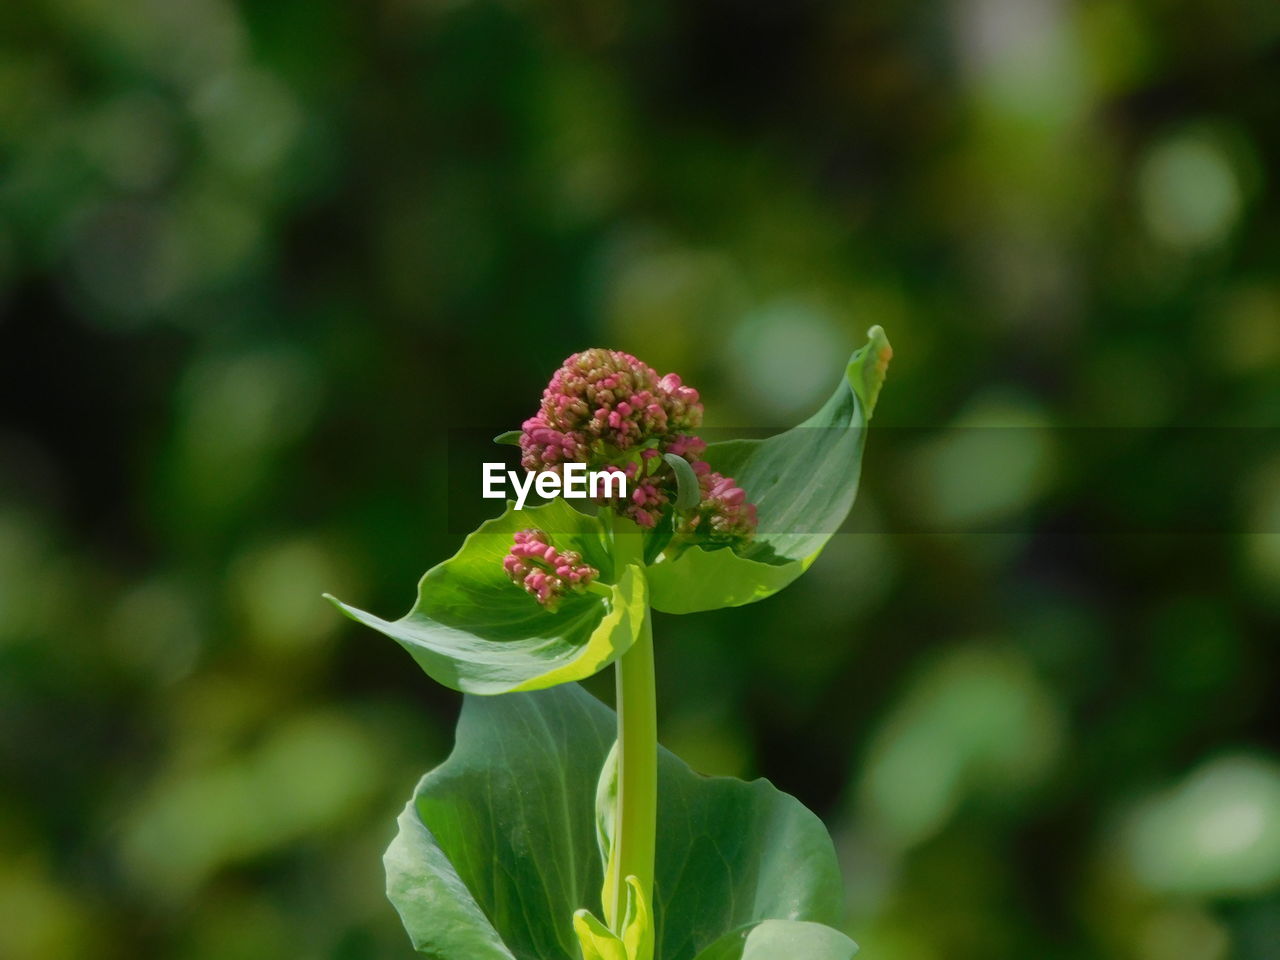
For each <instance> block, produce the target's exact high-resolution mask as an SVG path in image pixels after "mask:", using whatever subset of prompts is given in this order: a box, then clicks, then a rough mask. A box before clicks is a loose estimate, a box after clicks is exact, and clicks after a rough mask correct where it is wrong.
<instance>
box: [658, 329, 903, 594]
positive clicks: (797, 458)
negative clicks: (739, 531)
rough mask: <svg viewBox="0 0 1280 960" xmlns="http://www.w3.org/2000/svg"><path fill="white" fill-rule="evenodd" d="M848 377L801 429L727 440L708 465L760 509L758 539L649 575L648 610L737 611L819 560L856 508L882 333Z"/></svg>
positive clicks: (882, 362) (693, 551)
mask: <svg viewBox="0 0 1280 960" xmlns="http://www.w3.org/2000/svg"><path fill="white" fill-rule="evenodd" d="M868 337H869V339H868V341H867V343H866V344H865V345H864V346H863V347H861V348H860V349H859V350H857V351H856V352H855V353H854V354H853V356H852V357H850V359H849V363H848V364H847V365H846V367H845V375H844V377H843V379H841V381H840V383H839V384H838V385H837V386H836V389H835V392H834V393H833V394H832V395H831V397H830V399H828V400H827V402H826V403H825V404H824V405H823V406H822V409H820V410H819V411H818V412H817V413H815V414H814V415H813V416H811V417H810V418H809V419H808V420H806V421H804V422H803V423H801V424H800V425H799V426H796V427H793V428H792V429H790V430H788V431H786V432H785V433H780V434H778V435H776V436H773V437H769V438H768V439H766V440H729V441H725V442H723V443H713V444H711V445H710V446H708V447H707V452H706V459H707V461H708V462H709V463H710V464H711V466H712V467H713V468H714V469H715V470H718V471H719V472H720V473H723V474H724V475H725V476H730V477H733V478H734V479H735V480H737V482H738V485H739V486H740V487H742V488H743V489H744V490H745V491H746V492H747V498H748V499H749V500H750V501H751V502H752V503H754V504H755V505H756V511H757V514H758V517H759V532H758V533H757V534H756V536H755V538H754V539H753V540H752V542H751V543H750V544H748V545H747V546H746V547H745V548H742V549H740V550H736V549H734V548H727V547H726V548H720V549H712V550H707V549H704V548H702V547H690V548H688V549H686V550H684V551H683V552H681V553H679V554H678V555H676V556H675V557H673V558H669V559H664V560H662V561H660V562H658V563H655V564H654V565H653V566H651V567H650V568H649V571H648V576H649V590H650V602H651V603H652V604H653V606H654V609H656V610H661V611H663V612H664V613H695V612H697V611H700V610H715V609H718V608H720V607H732V606H738V605H740V604H744V603H751V602H752V601H754V600H760V599H762V598H764V597H767V596H769V595H770V594H773V593H776V592H777V591H778V590H781V589H782V588H783V587H785V586H786V585H787V584H789V583H791V581H792V580H794V579H795V578H796V577H798V576H800V574H801V573H803V572H804V571H805V570H806V569H808V567H809V565H810V564H811V563H813V561H814V560H815V559H816V558H817V556H818V554H819V553H821V552H822V548H823V547H824V546H826V544H827V541H828V540H830V539H831V535H832V534H833V533H834V532H835V531H836V530H837V529H839V527H840V524H841V523H843V522H844V519H845V517H846V516H848V514H849V510H850V508H851V507H852V506H853V500H854V497H855V496H856V495H857V492H858V476H859V473H860V472H861V469H862V450H863V446H864V444H865V441H866V425H867V419H868V418H869V417H870V411H871V409H872V407H873V405H874V403H875V400H876V398H877V397H878V395H879V392H880V385H881V383H882V382H883V380H884V369H885V366H886V365H887V363H888V358H889V357H890V356H891V355H892V350H891V348H890V347H889V342H888V340H887V339H886V337H885V335H884V331H883V330H881V329H880V328H879V327H872V328H871V330H870V331H869V333H868Z"/></svg>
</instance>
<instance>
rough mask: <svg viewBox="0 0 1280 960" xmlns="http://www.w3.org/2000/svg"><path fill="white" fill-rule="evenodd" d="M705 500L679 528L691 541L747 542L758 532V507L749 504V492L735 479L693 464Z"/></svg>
mask: <svg viewBox="0 0 1280 960" xmlns="http://www.w3.org/2000/svg"><path fill="white" fill-rule="evenodd" d="M693 471H694V473H696V474H697V475H698V487H699V489H700V490H701V492H702V498H701V500H700V501H699V502H698V506H697V507H695V508H694V510H693V512H692V513H691V514H690V515H689V516H688V517H687V518H685V519H684V520H682V521H681V522H680V524H679V528H678V529H679V532H680V533H681V534H683V535H685V536H688V537H702V538H705V539H708V540H715V541H730V540H744V539H747V538H749V537H751V536H752V535H753V534H754V533H755V532H756V505H755V504H754V503H749V502H747V492H746V491H745V490H743V489H742V488H741V487H740V486H738V484H737V482H736V481H735V480H734V479H733V477H726V476H725V475H724V474H722V473H717V472H716V471H714V470H712V469H711V464H709V463H707V462H706V461H699V462H697V463H695V464H693Z"/></svg>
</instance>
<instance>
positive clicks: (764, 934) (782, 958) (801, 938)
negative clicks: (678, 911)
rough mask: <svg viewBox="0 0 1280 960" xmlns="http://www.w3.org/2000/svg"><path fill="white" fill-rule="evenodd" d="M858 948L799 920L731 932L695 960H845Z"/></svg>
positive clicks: (837, 934) (840, 935)
mask: <svg viewBox="0 0 1280 960" xmlns="http://www.w3.org/2000/svg"><path fill="white" fill-rule="evenodd" d="M857 952H858V945H857V944H856V943H854V942H853V941H852V940H850V939H849V938H848V937H846V936H845V935H844V934H843V933H841V932H840V931H838V930H832V929H831V928H830V927H824V926H823V925H822V924H820V923H805V922H804V921H800V920H765V921H764V922H763V923H757V924H755V925H754V926H750V927H744V928H743V929H741V930H735V931H734V932H733V933H730V934H727V935H725V936H723V937H721V938H720V939H719V940H717V941H716V942H715V943H713V944H712V945H711V946H709V947H707V949H705V950H703V951H702V952H701V953H700V954H698V956H697V957H696V958H695V960H849V958H850V957H852V956H853V955H854V954H855V953H857Z"/></svg>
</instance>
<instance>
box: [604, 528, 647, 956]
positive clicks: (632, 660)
mask: <svg viewBox="0 0 1280 960" xmlns="http://www.w3.org/2000/svg"><path fill="white" fill-rule="evenodd" d="M632 541H634V542H632ZM614 557H615V560H616V561H617V562H619V563H627V562H631V563H635V564H637V565H641V566H642V561H641V544H640V537H639V536H638V535H635V534H618V535H616V536H615V538H614ZM616 667H617V684H618V686H617V690H618V697H617V707H618V756H617V760H618V794H617V808H616V814H615V815H616V819H615V821H614V825H613V843H614V849H613V858H612V859H613V862H614V864H615V865H616V870H614V872H613V876H612V877H611V880H612V889H611V890H610V891H609V900H610V903H608V904H606V906H605V913H606V917H607V919H609V920H610V921H611V923H612V924H613V925H616V926H617V927H619V928H620V927H621V925H622V922H623V916H624V914H625V912H626V909H625V907H626V904H625V900H626V878H627V877H629V876H634V877H635V878H636V879H637V880H638V881H639V884H640V889H641V890H642V891H643V892H644V896H645V899H646V901H647V902H648V903H650V904H652V903H653V863H654V847H655V844H656V842H657V830H658V705H657V693H656V690H655V681H654V666H653V624H652V616H651V613H650V611H649V606H648V604H647V603H646V605H645V611H644V622H643V623H642V624H641V627H640V635H639V636H638V637H637V638H636V641H635V643H634V644H632V646H631V649H630V650H628V651H627V652H626V653H624V654H623V655H622V656H621V657H620V658H619V659H618V661H617V665H616ZM610 908H611V909H610ZM614 932H615V933H618V934H621V930H620V929H615V931H614Z"/></svg>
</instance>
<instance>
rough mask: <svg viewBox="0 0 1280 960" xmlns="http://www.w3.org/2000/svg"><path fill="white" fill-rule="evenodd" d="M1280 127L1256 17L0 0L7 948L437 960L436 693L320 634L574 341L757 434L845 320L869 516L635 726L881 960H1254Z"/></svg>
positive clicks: (1276, 18)
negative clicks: (401, 858)
mask: <svg viewBox="0 0 1280 960" xmlns="http://www.w3.org/2000/svg"><path fill="white" fill-rule="evenodd" d="M1278 90H1280V5H1277V4H1275V3H1274V2H1271V0H1201V2H1193V0H1138V2H1120V0H1080V2H1069V0H953V2H944V3H927V2H915V3H910V2H903V0H866V2H851V3H834V2H821V0H792V2H786V3H783V2H776V3H769V4H765V3H748V2H743V0H740V2H737V3H730V2H727V0H682V2H674V0H654V2H650V3H646V4H624V3H622V2H620V0H596V2H586V0H566V2H562V3H549V2H543V3H518V2H509V3H498V2H491V0H381V2H367V3H355V2H351V3H338V2H335V0H305V2H304V0H273V2H269V3H255V4H251V3H248V2H242V3H234V2H231V0H133V2H126V3H119V2H107V0H43V2H41V0H27V2H19V3H17V4H13V3H9V4H4V5H3V6H0V301H2V310H3V313H2V314H0V397H2V400H0V916H2V917H3V922H0V957H3V958H5V960H54V958H63V957H76V958H86V957H92V958H107V960H114V958H126V957H128V958H136V957H157V958H183V960H187V958H192V960H204V958H219V960H224V958H225V960H257V958H264V960H266V958H270V960H275V958H280V957H293V958H335V960H336V958H384V957H385V958H391V957H405V956H407V955H408V954H409V948H408V944H407V941H406V939H405V937H404V936H403V934H402V932H401V930H400V928H399V924H398V921H397V918H396V916H395V914H394V913H393V911H392V910H391V908H390V906H389V905H388V904H387V903H386V902H385V901H384V899H383V894H382V874H381V863H380V855H381V851H382V849H383V847H384V846H385V845H386V843H387V842H388V841H389V839H390V837H391V835H392V832H393V821H394V815H395V814H396V812H397V811H398V810H399V808H400V807H401V805H402V804H403V803H404V801H405V799H406V798H407V796H408V795H409V793H410V791H411V789H412V787H413V784H414V783H415V781H416V779H417V778H418V776H419V775H420V774H421V773H422V772H423V771H424V770H425V769H427V768H428V767H430V766H431V765H433V764H434V763H436V762H438V761H439V760H440V759H441V758H442V757H443V756H444V755H445V753H446V752H447V751H448V749H449V746H450V742H451V735H452V734H451V731H452V724H453V721H454V718H455V717H456V713H457V710H458V706H459V698H458V697H457V696H456V695H454V694H452V693H450V692H448V691H446V690H442V689H440V688H438V687H436V686H435V685H434V684H433V683H431V682H430V681H429V680H428V679H427V678H426V677H425V676H423V675H422V674H420V673H419V672H418V671H417V670H416V668H415V667H414V666H413V664H412V662H411V661H410V659H409V658H408V657H407V656H405V655H404V654H403V652H402V651H400V650H399V649H398V648H397V647H396V646H395V645H394V644H392V643H390V642H389V641H387V640H385V639H383V638H381V637H379V636H377V635H375V634H373V633H371V632H368V631H360V630H359V629H358V628H356V627H355V626H354V625H352V624H349V623H347V622H346V621H344V620H342V619H341V618H340V617H339V616H338V615H337V614H336V613H335V612H334V611H333V610H332V609H331V608H329V607H328V606H327V605H326V604H324V603H323V602H322V601H321V600H320V598H319V595H320V593H321V592H322V591H324V590H332V591H334V592H336V593H338V594H340V595H341V596H343V597H345V598H347V599H350V600H352V601H354V602H356V603H358V604H359V605H361V606H364V607H367V608H369V609H373V610H378V611H380V612H383V613H385V614H396V613H398V612H400V611H401V610H403V609H404V608H406V607H407V606H408V604H409V602H410V600H411V597H412V591H413V584H414V583H415V581H416V578H417V576H418V575H419V574H420V573H421V572H422V571H423V570H424V569H426V568H427V567H428V566H430V565H432V564H433V563H435V562H437V561H439V560H441V559H443V558H444V557H446V556H448V555H449V554H450V553H452V552H453V551H454V550H455V549H456V547H457V545H458V542H459V537H458V536H457V535H456V533H453V532H450V531H449V530H448V529H447V527H448V524H447V522H446V517H445V516H444V515H443V514H444V511H443V510H442V508H441V503H442V498H443V496H444V489H445V479H444V478H445V473H446V469H445V461H446V457H447V452H448V449H447V443H446V433H445V431H446V428H449V427H475V428H485V429H490V428H496V429H506V428H508V427H511V426H516V425H518V424H519V422H520V421H521V420H522V419H523V418H524V417H525V416H527V415H529V414H530V413H531V412H532V411H533V409H534V408H535V405H536V402H537V398H538V392H539V390H540V389H541V386H542V385H543V383H545V381H546V379H547V377H548V376H549V375H550V373H551V371H552V370H553V369H554V368H555V366H556V365H557V364H558V363H559V362H560V360H561V359H562V358H563V357H564V356H565V355H567V354H568V353H570V352H572V351H574V350H577V349H580V348H582V347H585V346H589V345H611V346H617V347H621V348H625V349H628V350H630V351H632V352H635V353H637V354H638V355H640V356H641V357H642V358H643V359H645V360H647V361H648V362H649V363H651V364H653V365H654V366H656V367H658V368H659V370H660V371H661V372H665V371H668V370H678V371H679V372H680V373H682V374H683V375H684V377H685V378H686V380H687V381H688V382H690V383H692V384H693V385H695V386H697V387H698V388H700V389H701V390H702V392H703V395H704V399H705V401H706V404H707V410H708V421H709V423H711V424H714V425H723V426H731V427H732V426H744V425H745V426H775V425H786V424H789V423H791V422H794V421H795V420H796V419H798V418H799V417H800V416H802V415H803V414H805V413H806V412H807V411H808V410H809V409H810V408H811V407H812V406H813V405H814V404H815V403H816V402H817V401H818V400H819V399H820V398H821V397H822V396H823V395H825V393H826V392H827V391H828V390H829V389H830V386H831V384H832V383H833V382H834V379H835V377H836V376H837V375H838V372H839V370H840V368H841V365H842V363H843V357H845V356H846V355H847V353H848V351H849V350H850V349H852V348H853V347H854V346H856V345H858V344H859V343H861V342H862V334H863V332H864V331H865V330H866V328H867V327H868V326H870V325H871V324H873V323H879V324H882V325H883V326H884V327H885V328H886V329H887V330H888V331H889V334H890V337H891V338H892V340H893V342H894V346H895V348H896V351H897V356H896V359H895V360H894V364H893V367H892V369H891V371H890V381H889V384H888V386H887V388H886V390H885V392H884V394H883V395H882V397H881V402H880V407H879V409H878V410H877V416H876V427H875V430H874V431H873V436H872V438H871V441H870V446H869V449H868V454H867V461H866V468H865V472H864V487H863V493H862V495H861V499H860V502H859V506H858V508H857V511H856V515H855V518H854V529H855V530H856V531H857V532H856V533H851V534H847V535H843V536H840V537H837V538H836V540H835V541H834V542H833V543H832V545H831V546H830V547H829V549H828V550H827V552H826V554H825V555H824V557H823V558H822V560H821V561H820V562H819V563H818V564H817V565H816V566H815V567H814V569H813V570H812V571H811V573H810V574H809V575H807V576H806V577H805V578H803V579H802V580H801V581H800V582H799V583H797V584H796V585H795V586H794V587H793V588H791V589H789V590H787V591H786V592H785V593H784V594H782V595H779V596H778V597H775V598H773V599H771V600H769V601H767V602H765V603H762V604H759V605H757V606H754V607H750V608H746V609H740V610H734V611H725V612H721V613H714V614H704V615H699V616H692V617H684V618H674V617H660V618H659V620H658V622H657V625H656V632H657V636H658V645H659V647H658V656H659V674H660V675H659V688H660V697H661V704H660V706H661V711H662V738H663V740H664V742H665V743H666V744H667V745H668V746H670V747H672V748H673V749H675V750H677V751H678V752H680V753H681V754H683V755H684V756H685V757H686V758H688V759H689V761H690V762H691V763H693V764H694V766H696V767H698V768H700V769H702V770H704V771H707V772H712V773H733V774H737V775H741V776H757V775H767V776H769V777H770V778H771V779H772V780H774V782H775V783H777V784H778V785H779V786H781V787H782V788H784V789H786V790H788V791H790V792H792V793H794V794H796V795H797V796H799V797H800V798H801V799H802V800H804V801H805V802H806V803H807V804H809V805H810V806H812V807H813V808H814V809H815V810H817V811H818V812H819V813H820V814H821V815H822V816H823V817H824V818H825V819H826V821H827V823H828V824H829V825H830V827H831V829H832V832H833V835H834V836H835V838H836V842H837V845H838V847H839V850H840V853H841V858H842V861H843V865H844V869H845V874H846V878H847V885H848V898H849V920H848V930H849V932H850V933H851V934H852V935H853V936H854V937H855V939H857V940H858V941H859V942H860V943H861V944H862V945H863V948H864V956H866V957H868V958H869V960H967V958H974V960H978V958H983V960H986V958H991V957H1008V958H1027V957H1036V958H1073V960H1074V958H1080V960H1085V958H1131V960H1163V958H1170V960H1173V958H1176V960H1226V958H1243V960H1271V958H1275V957H1277V956H1280V737H1278V733H1280V707H1278V706H1277V704H1278V703H1280V698H1277V676H1276V649H1275V645H1276V640H1277V636H1278V635H1280V444H1278V443H1277V440H1276V434H1277V432H1278V431H1277V430H1276V429H1275V428H1276V425H1277V421H1280V276H1277V272H1276V265H1277V263H1280V202H1278V197H1277V193H1276V189H1275V179H1276V173H1277V170H1280V163H1278V162H1280V93H1278ZM958 426H979V427H1023V428H1026V429H1022V430H1016V431H1009V432H993V431H959V430H955V429H952V428H955V427H958ZM1186 427H1195V428H1199V429H1205V430H1209V431H1211V432H1212V433H1213V435H1214V436H1225V437H1227V438H1228V445H1229V446H1231V447H1232V449H1233V450H1235V451H1236V452H1239V451H1241V450H1243V451H1244V452H1247V454H1248V456H1247V457H1246V458H1245V462H1244V464H1243V465H1242V466H1240V467H1239V468H1238V469H1237V468H1235V467H1233V468H1232V469H1231V470H1228V471H1223V470H1217V469H1215V462H1214V461H1215V460H1216V458H1215V457H1210V456H1191V455H1184V451H1183V447H1182V446H1181V445H1179V443H1178V442H1177V436H1178V435H1177V432H1176V430H1177V428H1186ZM992 436H999V437H1001V438H1003V439H1002V440H1001V442H1000V443H999V444H998V445H997V446H998V449H992V448H990V447H989V445H988V443H989V441H988V440H984V439H982V438H989V437H992ZM1135 517H1139V518H1140V522H1137V521H1135V520H1134V518H1135ZM1192 517H1194V518H1195V521H1196V522H1195V524H1194V525H1189V519H1190V518H1192ZM1192 526H1194V529H1192ZM593 689H596V690H600V691H607V683H605V684H604V685H603V686H601V685H599V684H597V685H595V686H593ZM566 921H567V918H566Z"/></svg>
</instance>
